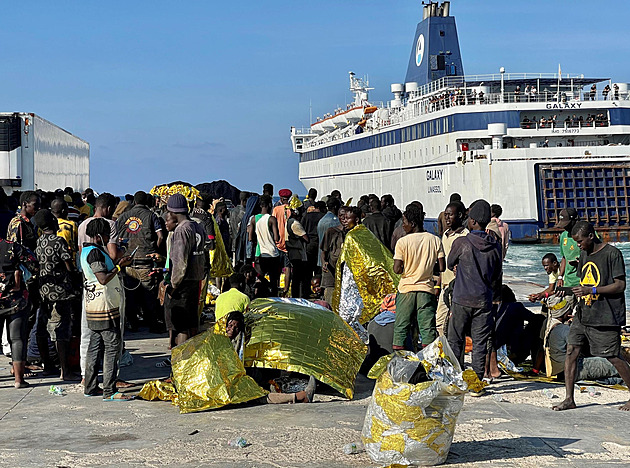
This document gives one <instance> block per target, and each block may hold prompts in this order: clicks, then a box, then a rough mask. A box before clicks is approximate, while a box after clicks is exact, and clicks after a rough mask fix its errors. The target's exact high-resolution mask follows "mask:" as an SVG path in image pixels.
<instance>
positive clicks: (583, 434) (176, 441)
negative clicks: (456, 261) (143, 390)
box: [0, 283, 630, 468]
mask: <svg viewBox="0 0 630 468" xmlns="http://www.w3.org/2000/svg"><path fill="white" fill-rule="evenodd" d="M514 289H515V291H516V293H517V296H518V297H519V299H522V298H523V297H522V296H523V294H525V293H529V292H531V283H530V284H529V285H525V284H524V285H518V284H516V285H514ZM530 305H531V304H530ZM532 306H533V305H532ZM125 341H126V344H127V348H128V349H129V351H130V352H131V353H132V355H133V357H134V364H133V365H132V366H129V367H124V368H122V369H121V373H120V377H121V378H123V379H125V380H128V381H131V382H134V383H138V384H142V383H143V382H146V381H148V380H151V379H155V378H164V377H167V376H168V373H169V369H160V368H156V367H155V364H156V363H157V362H159V361H161V360H162V359H163V358H164V357H166V356H168V354H167V353H168V350H167V338H166V335H162V336H160V335H149V334H144V333H131V334H130V333H128V334H127V335H126V336H125ZM29 382H30V383H31V385H32V386H31V387H30V388H27V389H22V390H16V389H14V388H13V379H12V377H11V376H10V374H9V359H8V358H6V357H4V356H0V466H3V467H4V466H7V467H93V466H149V467H150V466H160V467H165V466H169V467H170V466H173V467H177V466H211V467H252V468H253V467H257V468H263V467H264V468H267V467H269V468H271V467H274V468H280V467H282V468H285V467H286V468H289V467H362V466H374V465H373V464H372V463H371V460H370V459H369V457H368V456H367V455H366V454H365V453H359V454H356V455H345V454H344V453H343V450H342V448H343V446H344V445H345V444H347V443H350V442H357V441H360V435H361V428H362V426H363V420H364V417H365V412H366V408H367V405H368V403H369V401H370V396H371V393H372V388H373V385H374V382H373V381H371V380H368V379H366V378H365V377H363V376H361V375H359V376H358V378H357V383H356V394H355V398H354V399H353V400H352V401H348V400H345V399H343V398H342V397H341V396H337V395H320V394H318V395H316V397H315V402H314V403H312V404H296V405H255V404H250V405H240V406H238V407H228V408H223V409H219V410H214V411H207V412H202V413H193V414H184V415H182V414H179V410H178V408H177V407H175V406H173V405H171V404H170V403H168V402H147V401H142V400H134V401H130V402H104V401H102V400H101V399H100V398H94V397H92V398H87V397H84V396H83V388H82V387H81V385H79V384H74V385H67V384H64V383H63V382H59V381H58V379H56V378H43V377H42V376H41V373H40V374H39V375H38V376H36V377H35V378H30V379H29ZM53 384H55V385H61V386H62V387H63V388H64V389H65V393H66V394H65V396H55V395H51V394H49V391H48V390H49V387H50V385H53ZM546 388H551V389H552V390H553V392H554V394H555V398H553V399H549V398H548V397H546V396H544V395H543V394H542V393H541V391H542V390H543V389H546ZM139 390H140V386H138V387H136V388H135V389H131V391H130V393H134V392H137V391H139ZM487 390H488V392H487V395H486V396H483V397H480V398H472V397H470V396H468V395H467V396H466V399H465V403H464V408H463V410H462V412H461V413H460V416H459V419H458V423H457V429H456V433H455V437H454V441H453V445H452V447H451V451H450V454H449V457H448V460H447V462H446V463H447V464H449V465H452V466H461V467H477V466H493V467H494V466H506V467H507V466H510V467H512V466H517V467H537V468H538V467H546V466H550V467H553V466H559V467H563V466H567V467H569V466H570V467H576V466H588V467H599V466H602V467H603V466H606V467H610V466H627V465H628V460H630V438H629V437H628V430H627V428H628V426H629V425H630V413H626V412H622V411H619V410H618V409H617V408H618V407H619V406H620V405H621V404H622V403H623V402H625V401H626V400H628V398H629V394H628V392H625V391H620V390H612V389H608V388H600V387H598V391H599V392H600V394H599V395H596V396H589V395H588V393H580V394H577V395H576V401H577V404H578V405H579V407H578V409H576V410H572V411H566V412H561V413H558V412H554V411H552V410H551V409H550V408H551V406H552V404H556V403H558V402H560V401H561V399H562V398H564V387H563V386H561V385H554V384H545V383H536V382H529V381H515V380H511V379H506V380H501V381H498V382H497V383H494V384H492V385H491V386H489V387H488V388H487ZM497 395H498V396H500V397H501V398H499V397H498V396H497ZM236 437H243V438H245V439H246V440H247V442H248V444H250V445H248V446H247V447H245V448H242V449H240V448H238V449H234V448H231V447H229V446H228V441H229V440H231V439H234V438H236Z"/></svg>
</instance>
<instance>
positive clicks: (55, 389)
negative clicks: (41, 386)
mask: <svg viewBox="0 0 630 468" xmlns="http://www.w3.org/2000/svg"><path fill="white" fill-rule="evenodd" d="M48 393H50V394H51V395H55V396H64V393H63V388H62V387H59V386H57V385H51V386H50V388H49V389H48Z"/></svg>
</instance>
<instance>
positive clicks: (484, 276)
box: [447, 231, 503, 310]
mask: <svg viewBox="0 0 630 468" xmlns="http://www.w3.org/2000/svg"><path fill="white" fill-rule="evenodd" d="M502 260H503V259H502V255H501V246H500V244H499V243H498V242H497V241H496V240H495V239H494V237H493V236H491V235H490V234H487V233H485V232H484V231H471V232H470V233H469V234H468V235H467V236H464V237H460V238H458V239H455V241H454V242H453V247H452V248H451V252H450V253H449V255H448V264H447V268H448V269H449V270H454V269H455V267H457V272H456V276H455V281H454V283H453V284H454V286H453V302H455V303H457V304H459V305H462V306H466V307H474V308H476V309H486V310H490V309H491V308H492V298H493V297H497V298H498V297H500V294H501V282H502V279H503V278H502V276H503V270H502Z"/></svg>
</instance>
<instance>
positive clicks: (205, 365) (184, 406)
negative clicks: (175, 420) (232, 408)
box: [171, 331, 267, 413]
mask: <svg viewBox="0 0 630 468" xmlns="http://www.w3.org/2000/svg"><path fill="white" fill-rule="evenodd" d="M171 364H172V369H173V384H174V385H175V388H177V404H178V405H179V411H180V413H193V412H197V411H205V410H209V409H215V408H220V407H222V406H226V405H230V404H238V403H244V402H246V401H251V400H255V399H257V398H260V397H263V396H265V395H266V394H267V392H266V391H265V390H263V389H262V388H260V387H259V386H258V384H257V383H256V382H255V381H254V379H252V378H251V377H249V376H248V375H247V374H246V373H245V368H244V367H243V363H242V362H241V360H240V359H239V358H238V355H237V354H236V351H234V348H233V347H232V342H231V341H230V340H229V339H228V338H227V337H226V336H223V335H215V334H214V333H212V331H206V332H204V333H202V334H200V335H197V336H195V337H193V338H191V339H190V340H188V341H186V342H185V343H182V344H181V345H179V346H177V347H175V348H173V350H172V353H171Z"/></svg>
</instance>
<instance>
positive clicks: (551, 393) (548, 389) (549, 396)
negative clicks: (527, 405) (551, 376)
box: [540, 388, 556, 400]
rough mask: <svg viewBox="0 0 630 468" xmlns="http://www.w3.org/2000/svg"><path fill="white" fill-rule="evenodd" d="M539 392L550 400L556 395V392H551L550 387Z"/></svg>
mask: <svg viewBox="0 0 630 468" xmlns="http://www.w3.org/2000/svg"><path fill="white" fill-rule="evenodd" d="M540 393H542V394H543V396H545V397H547V398H549V399H550V400H551V399H553V398H555V397H556V394H555V393H553V390H552V389H550V388H545V389H544V390H542V391H541V392H540Z"/></svg>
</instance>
